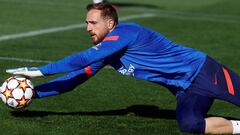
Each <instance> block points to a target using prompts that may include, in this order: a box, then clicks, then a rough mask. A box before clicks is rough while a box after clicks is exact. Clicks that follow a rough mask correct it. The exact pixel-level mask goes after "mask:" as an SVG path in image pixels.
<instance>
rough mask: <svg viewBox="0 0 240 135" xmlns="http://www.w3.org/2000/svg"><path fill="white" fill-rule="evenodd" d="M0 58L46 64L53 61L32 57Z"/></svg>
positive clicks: (2, 58)
mask: <svg viewBox="0 0 240 135" xmlns="http://www.w3.org/2000/svg"><path fill="white" fill-rule="evenodd" d="M0 60H6V61H18V62H29V63H46V64H48V63H52V62H53V61H50V60H34V59H23V58H14V57H0Z"/></svg>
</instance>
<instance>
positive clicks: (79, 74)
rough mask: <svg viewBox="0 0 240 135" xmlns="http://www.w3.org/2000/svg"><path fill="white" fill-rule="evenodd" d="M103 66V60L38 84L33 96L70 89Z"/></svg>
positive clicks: (37, 96)
mask: <svg viewBox="0 0 240 135" xmlns="http://www.w3.org/2000/svg"><path fill="white" fill-rule="evenodd" d="M104 66H105V64H104V63H103V62H97V63H94V64H92V65H90V66H88V67H86V68H84V69H81V70H77V71H74V72H71V73H69V74H67V75H65V76H61V77H59V78H56V79H54V80H51V81H49V82H47V83H45V84H41V85H38V86H36V87H35V88H34V89H35V91H36V96H35V98H43V97H48V96H53V95H57V94H62V93H65V92H68V91H71V90H73V89H74V88H75V87H77V86H78V85H80V84H82V83H83V82H85V81H86V80H88V79H89V78H90V77H92V76H93V75H94V74H96V73H97V72H98V71H99V70H100V69H101V68H102V67H104Z"/></svg>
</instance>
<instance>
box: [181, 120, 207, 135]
mask: <svg viewBox="0 0 240 135" xmlns="http://www.w3.org/2000/svg"><path fill="white" fill-rule="evenodd" d="M178 125H179V128H180V130H181V131H182V132H188V133H204V131H205V121H204V120H192V121H189V120H187V119H186V120H184V121H178Z"/></svg>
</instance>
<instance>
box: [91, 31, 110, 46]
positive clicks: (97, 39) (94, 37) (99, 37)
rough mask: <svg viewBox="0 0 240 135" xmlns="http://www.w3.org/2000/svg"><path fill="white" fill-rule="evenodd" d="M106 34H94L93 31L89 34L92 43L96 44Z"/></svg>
mask: <svg viewBox="0 0 240 135" xmlns="http://www.w3.org/2000/svg"><path fill="white" fill-rule="evenodd" d="M106 35H107V34H103V35H96V34H94V33H91V34H90V36H91V39H92V43H93V44H94V45H97V44H99V43H100V42H102V41H103V39H104V38H105V36H106Z"/></svg>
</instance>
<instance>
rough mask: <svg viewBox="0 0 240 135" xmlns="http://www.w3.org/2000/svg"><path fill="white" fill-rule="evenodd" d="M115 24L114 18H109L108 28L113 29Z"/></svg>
mask: <svg viewBox="0 0 240 135" xmlns="http://www.w3.org/2000/svg"><path fill="white" fill-rule="evenodd" d="M114 26H115V22H114V20H113V19H109V20H108V29H109V30H112V29H113V28H114Z"/></svg>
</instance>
